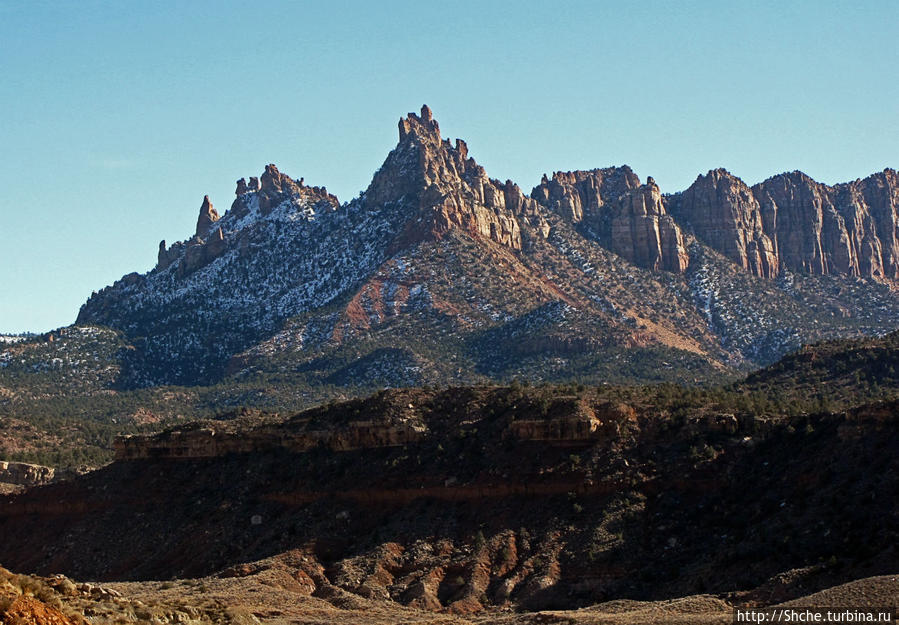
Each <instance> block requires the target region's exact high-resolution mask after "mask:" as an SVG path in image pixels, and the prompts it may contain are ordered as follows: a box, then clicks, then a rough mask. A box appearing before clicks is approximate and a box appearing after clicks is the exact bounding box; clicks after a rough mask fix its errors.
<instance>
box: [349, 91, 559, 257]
mask: <svg viewBox="0 0 899 625" xmlns="http://www.w3.org/2000/svg"><path fill="white" fill-rule="evenodd" d="M399 139H400V141H399V145H397V147H396V148H395V149H394V150H393V151H392V152H391V153H390V155H389V156H388V157H387V160H386V161H385V162H384V165H383V166H382V167H381V169H380V170H378V172H377V173H376V174H375V176H374V179H373V180H372V184H371V186H370V187H369V189H368V191H367V192H366V202H370V203H372V204H374V205H391V204H405V205H409V204H411V205H412V206H413V207H414V210H415V211H416V212H417V213H418V218H417V219H416V220H410V222H409V224H408V225H407V227H406V229H405V230H404V232H403V233H402V235H401V236H400V243H401V244H408V243H411V242H414V241H419V240H424V239H427V238H440V237H441V236H442V235H443V234H444V233H446V232H447V231H448V230H450V229H451V228H461V229H462V230H464V231H466V232H468V233H469V234H471V235H473V236H476V237H481V238H484V239H488V240H491V241H494V242H496V243H499V244H501V245H505V246H507V247H510V248H512V249H515V250H520V249H521V240H522V239H521V225H520V222H519V217H520V218H522V219H529V221H528V223H531V221H530V220H533V223H534V227H535V228H538V229H541V231H542V226H543V225H544V224H545V222H541V220H540V219H539V217H538V216H537V211H536V203H535V202H534V201H533V200H531V199H530V198H528V197H527V196H526V195H524V194H522V193H521V190H520V189H519V188H518V187H517V186H516V185H514V184H512V183H511V182H507V183H505V184H502V183H500V182H499V181H497V180H491V179H490V178H489V177H488V176H487V172H486V171H484V168H483V167H481V166H480V165H478V164H477V163H476V162H475V160H474V159H473V158H470V157H469V156H468V146H467V145H466V144H465V142H464V141H462V140H461V139H457V140H456V142H455V145H453V144H451V143H450V141H449V139H445V140H444V139H441V137H440V127H439V125H438V124H437V120H435V119H434V118H433V115H432V113H431V109H429V108H428V107H427V106H422V108H421V115H416V114H415V113H409V115H408V116H406V117H405V118H404V119H401V120H400V122H399Z"/></svg>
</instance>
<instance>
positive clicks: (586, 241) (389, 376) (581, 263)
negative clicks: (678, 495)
mask: <svg viewBox="0 0 899 625" xmlns="http://www.w3.org/2000/svg"><path fill="white" fill-rule="evenodd" d="M897 285H899V177H897V173H896V171H895V170H892V169H885V170H884V171H883V172H880V173H876V174H873V175H871V176H869V177H868V178H865V179H864V180H856V181H854V182H850V183H846V184H838V185H835V186H827V185H824V184H821V183H818V182H815V181H814V180H812V179H811V178H809V177H808V176H806V175H804V174H802V173H801V172H792V173H786V174H780V175H777V176H774V177H772V178H769V179H768V180H765V181H764V182H761V183H759V184H757V185H754V186H752V187H750V186H748V185H747V184H745V183H744V182H743V181H741V180H740V179H739V178H737V177H735V176H733V175H731V174H730V173H728V172H727V171H725V170H723V169H717V170H713V171H710V172H708V173H707V174H705V175H701V176H698V177H697V179H696V181H695V182H694V183H693V184H692V185H691V186H690V187H689V188H688V189H687V190H685V191H683V192H681V193H675V194H672V195H664V194H662V193H661V191H660V189H659V187H658V186H657V185H656V183H655V181H654V180H653V179H652V178H651V177H649V178H647V179H646V180H645V181H641V179H640V178H639V177H638V176H637V175H636V174H635V173H634V172H633V171H632V170H631V169H630V168H629V167H627V166H620V167H609V168H604V169H594V170H590V171H573V172H555V173H553V174H552V176H547V175H544V176H543V179H542V180H541V181H540V183H539V184H538V185H537V186H535V187H534V188H533V189H532V190H531V192H530V194H528V193H525V192H524V191H522V189H521V188H520V187H519V186H518V185H516V184H515V183H513V182H511V181H508V180H507V181H505V182H502V181H499V180H496V179H493V178H490V176H489V175H488V174H487V172H486V171H485V170H484V168H483V167H481V166H480V165H478V164H477V162H476V161H475V160H474V158H472V157H471V156H469V153H468V147H467V145H466V143H465V142H464V141H462V140H460V139H456V140H455V142H450V141H449V140H448V139H444V138H442V136H441V134H440V128H439V125H438V123H437V121H436V120H435V119H434V117H433V114H432V112H431V110H430V109H429V108H428V107H427V106H423V107H422V109H421V112H420V114H415V113H410V114H408V115H407V116H406V117H404V118H402V119H401V120H400V122H399V141H398V144H397V146H396V147H395V148H394V149H393V150H392V151H391V152H390V154H389V155H388V156H387V158H386V160H385V161H384V164H383V165H382V166H381V168H380V169H379V170H378V171H377V172H376V173H375V175H374V177H373V179H372V182H371V184H370V185H369V187H368V189H366V190H365V191H364V192H363V193H362V194H361V195H360V196H359V197H357V198H355V199H353V200H352V201H350V202H348V203H345V204H341V203H340V202H339V201H338V199H337V198H336V197H335V196H334V195H332V194H330V193H329V192H328V191H327V189H326V188H324V187H318V186H309V185H307V184H306V183H305V181H304V179H302V178H300V179H294V178H291V177H290V176H288V175H286V174H284V173H281V172H280V171H279V170H278V168H277V167H276V166H275V165H268V166H266V167H265V171H264V172H263V173H262V175H261V176H259V177H258V178H257V177H251V178H249V181H247V180H246V179H243V178H242V179H240V180H239V181H238V182H237V189H236V197H235V199H234V201H233V202H232V204H231V207H230V209H229V210H227V211H226V212H225V213H224V215H221V216H220V215H219V213H218V212H217V211H216V209H215V208H214V207H213V204H212V202H211V201H210V200H209V198H208V197H206V198H204V200H203V203H202V206H201V209H200V214H199V217H198V220H197V227H196V231H195V232H194V233H193V235H192V236H191V237H190V238H189V239H187V240H185V241H179V242H176V243H174V244H172V245H167V244H166V242H165V241H163V242H161V243H160V245H159V252H158V263H157V265H156V267H155V268H154V269H153V270H152V271H150V272H148V273H146V274H137V273H131V274H128V275H126V276H124V277H123V278H122V279H121V280H119V281H117V282H116V283H115V284H113V285H111V286H109V287H106V288H104V289H102V290H100V291H99V292H96V293H94V294H93V295H92V296H91V297H90V299H89V300H88V301H87V302H86V303H85V304H84V305H83V307H82V308H81V311H80V312H79V314H78V318H77V321H76V325H77V326H105V327H108V328H112V329H114V330H116V331H118V332H119V333H120V334H119V335H120V337H121V340H122V341H124V342H125V343H127V344H128V346H129V349H127V350H123V351H122V352H121V354H120V356H121V357H120V359H119V362H118V365H117V366H118V367H119V369H120V370H119V373H118V376H117V379H116V384H117V385H118V387H119V388H140V387H148V386H155V385H160V384H181V385H196V384H212V383H218V382H221V381H222V380H226V379H232V380H246V379H251V378H253V377H254V376H260V375H269V376H271V375H275V376H282V377H283V376H287V377H290V378H291V379H292V380H293V381H294V382H295V383H297V384H300V385H301V386H304V387H308V388H321V387H323V386H327V385H332V386H336V387H341V388H346V387H365V388H372V389H373V388H380V387H383V386H409V385H422V384H429V383H436V382H438V381H439V382H443V383H452V384H473V383H484V382H488V381H491V380H510V379H514V378H521V379H528V380H531V381H558V380H570V379H580V380H584V381H588V382H602V381H611V382H621V381H661V380H671V381H687V382H693V381H700V380H705V379H710V378H718V377H720V376H721V375H725V376H726V375H729V374H732V373H734V372H739V371H747V370H751V369H753V368H757V367H759V366H763V365H765V364H768V363H771V362H773V361H775V360H777V359H778V358H780V357H781V356H782V355H784V354H785V353H788V352H789V351H792V350H794V349H796V348H797V347H799V346H800V345H801V344H804V343H809V342H814V341H817V340H821V339H827V338H836V337H840V336H847V335H857V334H882V333H883V332H885V331H888V330H890V329H894V328H895V327H896V325H897V320H899V294H897V290H896V287H897Z"/></svg>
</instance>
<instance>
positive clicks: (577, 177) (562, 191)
mask: <svg viewBox="0 0 899 625" xmlns="http://www.w3.org/2000/svg"><path fill="white" fill-rule="evenodd" d="M638 186H640V179H639V178H638V177H637V175H636V174H635V173H634V172H633V170H632V169H631V168H630V167H628V166H627V165H624V166H622V167H606V168H604V169H591V170H589V171H566V172H561V171H557V172H554V173H553V175H552V179H549V178H547V176H546V174H544V175H543V179H542V180H541V182H540V184H539V185H537V186H536V187H534V189H533V191H531V197H533V198H534V199H536V200H537V202H539V203H540V204H542V205H543V206H545V207H546V208H549V209H550V210H553V211H555V212H557V213H559V214H560V215H562V216H563V217H565V218H567V219H569V220H571V221H573V222H580V221H582V220H583V221H585V222H586V223H587V225H588V226H590V227H591V228H592V229H594V230H597V231H598V229H599V225H600V224H599V222H600V221H601V219H602V215H601V210H600V209H601V208H602V206H603V205H605V204H606V203H608V202H609V201H611V200H614V199H616V198H618V197H619V196H620V195H622V194H623V193H625V192H626V191H628V190H629V189H634V188H636V187H638Z"/></svg>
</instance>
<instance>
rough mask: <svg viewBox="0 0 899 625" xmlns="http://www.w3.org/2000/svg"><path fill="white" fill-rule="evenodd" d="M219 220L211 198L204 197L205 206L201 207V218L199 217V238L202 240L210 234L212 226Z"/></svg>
mask: <svg viewBox="0 0 899 625" xmlns="http://www.w3.org/2000/svg"><path fill="white" fill-rule="evenodd" d="M218 220H219V214H218V211H216V210H215V208H213V207H212V202H210V201H209V196H208V195H204V196H203V205H202V206H201V207H200V216H199V217H197V233H196V234H197V237H199V238H202V237H204V236H206V233H207V232H209V228H211V227H212V224H214V223H215V222H217V221H218Z"/></svg>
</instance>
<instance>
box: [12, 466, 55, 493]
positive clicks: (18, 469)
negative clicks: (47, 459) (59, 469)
mask: <svg viewBox="0 0 899 625" xmlns="http://www.w3.org/2000/svg"><path fill="white" fill-rule="evenodd" d="M54 473H55V471H54V470H53V468H52V467H45V466H42V465H39V464H29V463H27V462H9V461H6V460H0V483H3V484H13V485H15V486H25V487H26V488H30V487H32V486H40V485H41V484H47V483H48V482H50V480H52V479H53V475H54Z"/></svg>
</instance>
